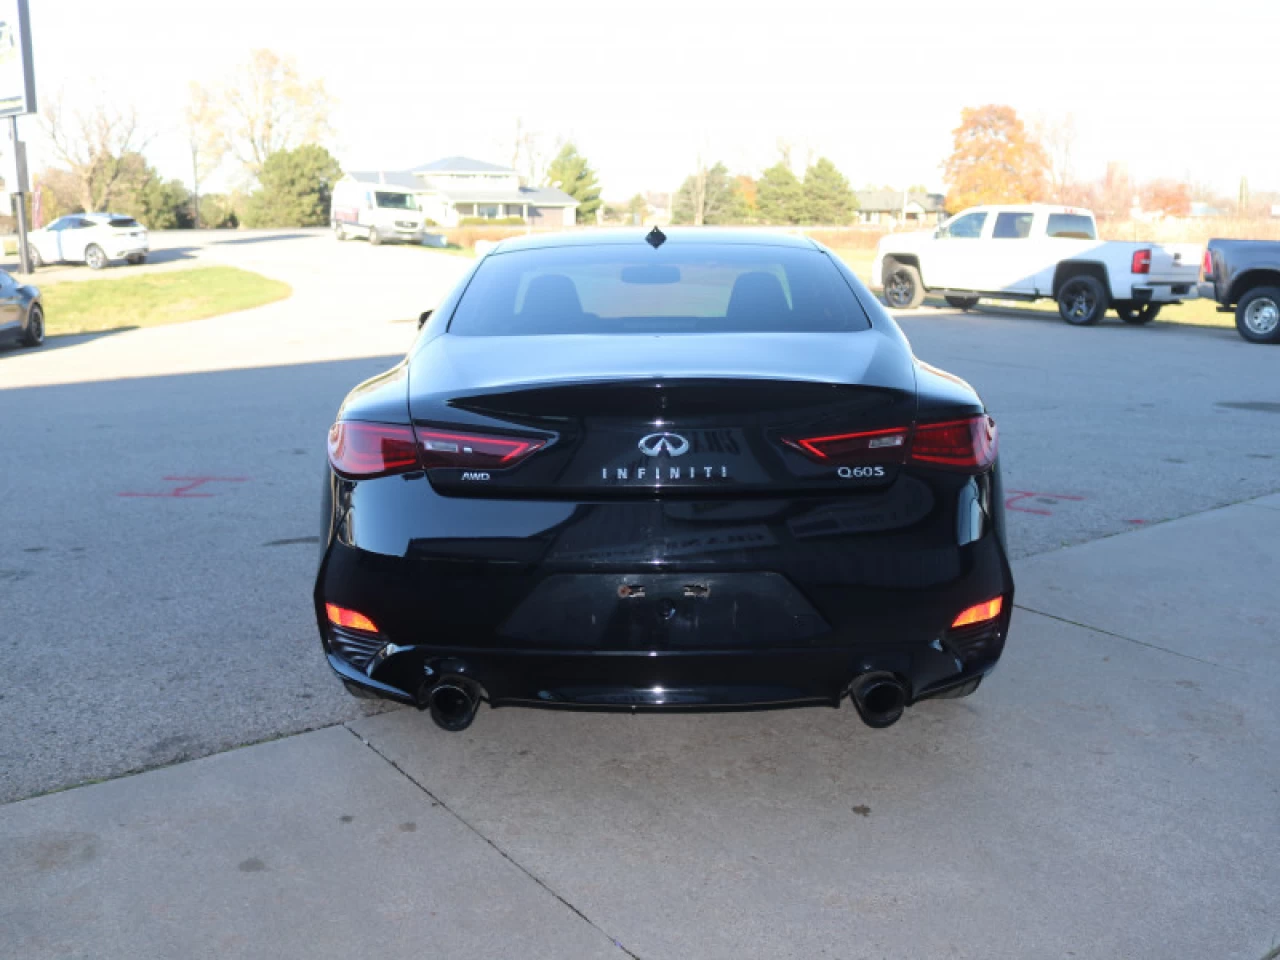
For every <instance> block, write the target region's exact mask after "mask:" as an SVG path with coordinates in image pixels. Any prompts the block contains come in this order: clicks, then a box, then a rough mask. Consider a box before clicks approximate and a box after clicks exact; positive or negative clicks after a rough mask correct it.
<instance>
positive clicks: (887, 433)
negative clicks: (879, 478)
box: [783, 427, 909, 465]
mask: <svg viewBox="0 0 1280 960" xmlns="http://www.w3.org/2000/svg"><path fill="white" fill-rule="evenodd" d="M908 433H909V431H908V430H907V428H906V427H895V428H894V429H892V430H867V431H863V432H862V433H836V434H832V435H830V436H826V437H809V438H807V439H804V440H790V439H787V440H784V441H783V442H784V443H786V444H787V445H788V446H792V447H795V448H796V449H797V450H799V451H800V452H801V453H804V454H807V455H808V456H809V457H810V458H811V459H813V460H817V461H818V462H819V463H832V464H837V465H840V464H852V463H867V462H869V461H874V462H876V463H902V461H903V459H904V456H905V454H906V449H907V436H908Z"/></svg>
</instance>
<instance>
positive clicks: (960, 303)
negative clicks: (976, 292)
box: [946, 297, 978, 310]
mask: <svg viewBox="0 0 1280 960" xmlns="http://www.w3.org/2000/svg"><path fill="white" fill-rule="evenodd" d="M946 300H947V303H949V304H950V305H951V306H953V307H955V308H956V309H957V310H972V309H973V308H974V307H976V306H977V305H978V298H977V297H947V298H946Z"/></svg>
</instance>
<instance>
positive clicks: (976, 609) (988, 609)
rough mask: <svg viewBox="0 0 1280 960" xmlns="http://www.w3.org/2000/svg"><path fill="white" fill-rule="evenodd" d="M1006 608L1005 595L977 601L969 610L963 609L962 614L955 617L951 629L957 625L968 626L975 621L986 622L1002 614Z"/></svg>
mask: <svg viewBox="0 0 1280 960" xmlns="http://www.w3.org/2000/svg"><path fill="white" fill-rule="evenodd" d="M1003 609H1004V597H996V598H995V599H994V600H987V601H986V602H985V603H975V604H974V605H973V606H972V607H970V608H969V609H968V610H963V611H961V613H960V615H959V616H958V617H956V618H955V620H954V621H953V622H952V624H951V629H952V630H954V629H955V628H956V627H968V626H972V625H973V624H975V623H986V622H987V621H988V620H994V619H995V618H996V617H998V616H1000V611H1001V610H1003Z"/></svg>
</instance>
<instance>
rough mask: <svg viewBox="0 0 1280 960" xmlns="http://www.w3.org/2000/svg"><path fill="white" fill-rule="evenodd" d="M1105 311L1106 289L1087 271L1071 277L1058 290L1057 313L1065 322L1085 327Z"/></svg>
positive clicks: (1095, 320) (1094, 321)
mask: <svg viewBox="0 0 1280 960" xmlns="http://www.w3.org/2000/svg"><path fill="white" fill-rule="evenodd" d="M1106 312H1107V291H1106V290H1104V289H1103V288H1102V284H1101V283H1100V282H1099V281H1098V278H1097V277H1091V276H1089V274H1087V273H1082V274H1079V275H1078V276H1074V277H1071V278H1070V279H1068V280H1067V281H1066V282H1065V283H1064V284H1063V285H1062V289H1061V290H1059V291H1058V314H1059V315H1060V316H1061V317H1062V319H1063V320H1065V321H1067V323H1069V324H1072V325H1073V326H1077V327H1085V326H1089V325H1090V324H1094V323H1097V322H1098V321H1099V320H1101V319H1102V315H1103V314H1104V313H1106Z"/></svg>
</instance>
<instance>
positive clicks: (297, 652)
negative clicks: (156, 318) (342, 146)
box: [0, 231, 1280, 960]
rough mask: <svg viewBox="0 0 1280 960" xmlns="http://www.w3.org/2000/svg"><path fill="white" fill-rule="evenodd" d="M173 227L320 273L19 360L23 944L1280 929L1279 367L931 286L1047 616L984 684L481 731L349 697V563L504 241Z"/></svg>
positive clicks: (1021, 572) (163, 242)
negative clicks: (387, 243) (401, 393)
mask: <svg viewBox="0 0 1280 960" xmlns="http://www.w3.org/2000/svg"><path fill="white" fill-rule="evenodd" d="M154 240H155V241H156V246H157V248H158V250H159V253H158V256H157V257H156V258H155V259H156V260H158V261H160V263H159V264H158V265H157V266H155V267H147V268H143V269H177V268H179V266H180V265H185V264H187V263H189V262H197V263H202V262H210V263H228V264H233V265H236V266H241V267H244V268H246V269H250V270H256V271H259V272H261V273H264V274H267V275H269V276H272V277H276V278H279V279H282V280H285V281H287V282H288V283H290V284H291V285H292V286H293V288H294V295H293V297H291V298H290V299H287V300H284V301H282V302H279V303H275V304H271V305H269V306H266V307H262V308H259V309H257V310H254V311H248V312H245V313H242V314H233V315H228V316H224V317H218V318H213V319H210V320H202V321H196V322H193V323H188V324H182V325H175V326H168V327H155V328H149V329H141V330H132V331H124V332H118V333H111V334H97V335H87V336H81V337H68V338H60V339H51V340H50V341H49V343H48V344H47V346H46V347H45V348H44V349H42V350H39V351H31V350H21V349H7V348H0V444H2V449H3V450H5V451H6V454H7V455H6V456H5V459H4V466H3V469H2V470H0V503H3V504H4V507H3V520H4V524H3V526H4V535H3V537H2V538H0V610H3V611H4V623H5V627H6V629H5V635H4V637H3V638H2V639H0V651H3V657H2V658H0V659H2V660H3V662H4V664H5V665H6V668H7V669H6V673H7V674H8V676H9V682H8V683H7V684H6V685H5V688H4V689H3V690H2V691H0V728H3V730H4V731H5V736H4V737H3V739H0V802H4V803H6V804H7V805H6V806H0V882H2V883H3V884H4V886H5V888H6V890H8V891H9V893H8V894H7V895H6V896H5V897H3V898H0V955H4V956H14V957H23V958H44V957H64V956H97V955H101V956H119V955H130V956H135V957H152V956H154V957H173V956H189V957H202V956H215V955H216V956H219V957H227V956H245V957H256V956H277V957H309V958H321V957H348V956H351V955H355V954H365V953H375V952H379V951H386V952H389V953H391V954H392V955H402V954H407V953H408V952H409V950H411V949H413V950H416V951H419V952H421V953H422V954H423V955H427V956H450V957H452V956H463V955H467V956H515V955H519V956H530V957H532V956H547V957H580V956H581V957H587V956H633V957H642V958H646V960H650V958H685V957H698V958H701V957H711V958H726V960H727V958H743V957H757V956H758V957H815V956H832V957H837V956H838V957H854V958H864V957H865V958H899V957H901V958H917V957H942V956H947V957H952V956H954V957H975V958H978V957H980V958H983V960H996V958H1006V957H1007V958H1027V957H1033V956H1063V957H1067V956H1079V957H1117V958H1119V957H1123V958H1152V960H1157V958H1159V960H1165V958H1169V957H1174V956H1176V957H1187V958H1192V957H1206V958H1208V957H1213V958H1224V960H1225V958H1240V960H1262V958H1263V957H1264V956H1266V955H1268V951H1270V950H1272V949H1273V948H1274V947H1276V945H1277V944H1280V897H1277V895H1276V892H1275V891H1276V889H1277V885H1278V884H1280V829H1278V828H1277V824H1278V823H1280V786H1278V784H1280V725H1278V724H1277V721H1278V720H1280V707H1278V706H1277V702H1278V700H1277V694H1278V693H1280V646H1277V641H1278V640H1280V594H1278V592H1277V590H1276V584H1277V582H1278V581H1280V550H1277V547H1276V544H1277V543H1280V387H1277V383H1278V382H1280V381H1278V380H1277V376H1276V370H1277V366H1276V364H1277V362H1278V361H1280V351H1276V350H1273V349H1268V348H1262V347H1257V346H1252V345H1250V344H1247V343H1245V342H1244V341H1242V340H1241V339H1240V338H1239V337H1237V336H1236V334H1235V333H1234V331H1231V330H1225V329H1224V330H1202V329H1195V328H1185V327H1177V326H1171V325H1164V324H1160V323H1157V324H1155V325H1153V326H1151V327H1149V328H1132V327H1127V326H1124V325H1122V324H1119V323H1118V322H1108V323H1105V324H1103V325H1101V326H1098V327H1095V328H1072V327H1068V326H1066V325H1065V324H1063V323H1061V322H1059V321H1058V320H1057V319H1056V318H1054V317H1052V316H1051V315H1048V314H1046V315H1045V317H1044V318H1043V319H1032V318H1026V317H1017V318H1014V317H1009V316H1001V315H996V314H984V313H982V312H980V311H979V312H973V313H967V314H961V313H958V312H954V311H950V310H936V309H925V310H919V311H913V312H911V313H910V314H907V315H904V316H903V317H902V318H901V322H902V326H903V328H904V330H905V331H906V332H907V335H908V336H909V337H910V339H911V341H912V344H913V346H914V348H915V351H916V353H917V354H918V355H919V356H920V357H921V358H922V359H924V360H927V361H929V362H931V363H934V364H936V365H938V366H940V367H942V368H944V369H946V370H949V371H952V372H954V373H956V374H959V375H960V376H963V377H964V378H966V379H968V380H969V381H970V382H971V383H973V384H974V386H976V387H977V388H978V389H979V390H980V391H981V392H982V393H983V395H984V397H985V399H986V400H987V403H988V405H989V407H990V409H991V411H992V413H993V415H994V416H995V417H996V419H997V421H998V422H999V425H1000V431H1001V445H1002V460H1003V464H1004V471H1005V473H1004V477H1005V486H1006V488H1007V489H1006V495H1007V498H1008V499H1007V506H1008V509H1009V537H1010V548H1011V552H1012V554H1013V563H1014V575H1015V578H1016V581H1017V589H1018V593H1017V597H1016V601H1017V611H1016V612H1015V615H1014V619H1013V625H1012V632H1011V638H1010V642H1009V646H1008V648H1007V650H1006V653H1005V656H1004V659H1003V660H1002V662H1001V666H1000V668H999V670H998V671H997V672H996V673H995V674H993V675H992V677H991V678H990V679H989V681H988V682H987V683H985V684H984V686H983V687H982V689H981V690H980V691H979V692H978V693H977V694H976V695H975V696H974V697H972V698H970V699H967V700H959V701H943V702H926V703H923V704H921V705H919V706H917V707H915V708H913V709H911V710H909V711H908V713H907V715H906V717H905V719H904V720H903V722H901V723H900V724H898V725H897V726H895V727H893V728H891V729H889V730H886V731H873V730H869V729H867V728H866V727H864V726H863V725H862V724H861V723H860V722H859V721H858V720H857V718H856V716H855V715H854V713H853V711H852V710H850V709H847V708H846V709H843V710H841V711H838V712H837V711H830V710H823V709H816V710H804V711H783V712H757V713H743V714H725V715H711V716H706V715H702V716H672V715H661V716H639V717H632V716H627V715H601V714H586V715H580V714H572V713H561V712H541V711H528V710H514V709H511V710H507V709H504V710H496V711H490V710H487V709H485V710H482V712H481V714H480V716H479V717H478V718H477V720H476V723H475V725H474V726H473V727H472V728H471V729H469V730H468V731H466V732H465V733H463V734H459V735H453V736H450V735H447V734H444V733H442V732H441V731H439V730H437V729H436V728H435V727H434V726H432V725H431V724H430V723H429V722H427V721H426V719H425V717H423V716H421V715H419V714H417V713H416V712H415V711H412V710H402V709H392V708H387V707H384V706H379V705H371V704H369V703H367V702H365V701H357V700H354V699H352V698H350V697H348V696H347V695H346V694H345V693H344V692H343V690H342V688H341V686H340V685H339V684H338V683H337V681H336V680H335V679H334V678H333V677H332V676H331V674H330V672H329V669H328V667H327V666H326V664H325V663H324V660H323V657H322V656H321V653H320V649H319V643H318V639H317V637H316V630H315V624H314V618H313V612H312V607H311V598H310V590H311V578H312V576H313V573H314V566H315V562H316V559H317V550H318V547H317V541H318V537H317V532H318V530H317V528H318V524H319V502H318V499H319V498H318V493H319V485H320V482H321V470H322V466H323V456H324V435H325V430H326V429H327V427H328V426H329V424H330V423H331V421H332V419H333V415H334V413H335V412H336V409H337V406H338V404H339V402H340V401H341V399H342V397H343V396H344V395H345V393H346V392H347V391H348V390H349V389H350V387H351V386H352V385H353V384H354V383H356V382H357V381H359V380H361V379H363V378H365V377H367V376H369V375H371V374H373V373H375V372H378V371H380V370H382V369H385V368H386V367H387V366H389V365H390V364H391V363H394V362H395V361H396V360H397V359H398V358H399V356H400V355H402V354H403V352H404V350H405V349H406V347H407V346H408V344H409V343H410V342H411V340H412V338H413V335H414V333H415V330H416V327H415V324H414V322H413V320H414V318H416V316H417V314H418V313H419V312H420V311H421V310H423V309H426V308H428V307H431V306H432V305H434V303H435V302H436V301H437V300H438V298H439V297H440V296H441V295H442V294H443V293H444V292H445V290H447V289H448V287H449V286H450V285H451V284H452V282H453V281H454V280H455V279H456V278H457V277H458V276H459V275H460V274H461V272H462V271H463V270H465V269H466V267H467V266H468V265H469V261H468V260H466V259H463V258H460V257H453V256H449V255H446V254H442V253H437V252H430V251H426V250H418V249H406V248H395V247H380V248H371V247H369V246H368V245H366V244H364V243H358V242H356V243H346V244H339V243H337V242H336V241H334V240H333V239H332V238H331V237H330V236H329V235H328V234H327V233H324V232H318V231H289V232H276V233H269V232H268V233H247V234H236V235H234V236H232V237H230V238H228V239H225V240H221V241H220V242H219V241H217V240H216V239H211V238H210V237H209V236H208V235H200V234H178V233H175V234H171V235H156V236H155V237H154ZM160 248H165V249H160ZM166 249H167V251H168V252H166ZM115 269H117V270H119V271H120V272H121V273H123V272H125V271H126V270H128V269H132V268H124V267H119V268H115ZM87 272H88V271H85V270H83V269H81V270H79V271H73V270H69V269H60V270H59V271H50V272H49V274H48V276H49V277H50V278H51V279H56V278H57V277H58V274H59V273H63V274H67V273H70V274H72V275H73V276H84V275H86V274H87ZM307 731H313V732H307ZM299 734H300V736H292V735H299ZM246 744H256V745H255V746H251V747H248V748H246V749H240V750H231V749H230V748H233V747H240V746H243V745H246ZM215 755H216V756H215ZM197 758H206V759H199V760H197ZM191 760H196V761H197V762H195V763H179V761H191ZM153 768H163V769H158V770H155V769H153ZM142 770H148V771H151V772H147V773H143V774H141V775H139V776H136V777H129V778H124V779H114V778H120V777H121V776H122V775H124V774H128V773H132V772H135V771H142ZM98 780H107V781H109V782H106V783H99V784H94V785H92V786H84V787H81V788H79V789H74V790H69V791H66V792H61V793H57V794H56V795H52V796H47V795H45V794H48V793H50V792H51V791H58V790H62V789H63V788H68V787H75V786H76V785H79V784H84V783H88V782H90V781H98ZM28 798H30V799H28ZM232 918H233V919H234V920H235V922H234V923H232V922H229V920H230V919H232ZM371 927H372V928H373V929H372V932H371Z"/></svg>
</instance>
